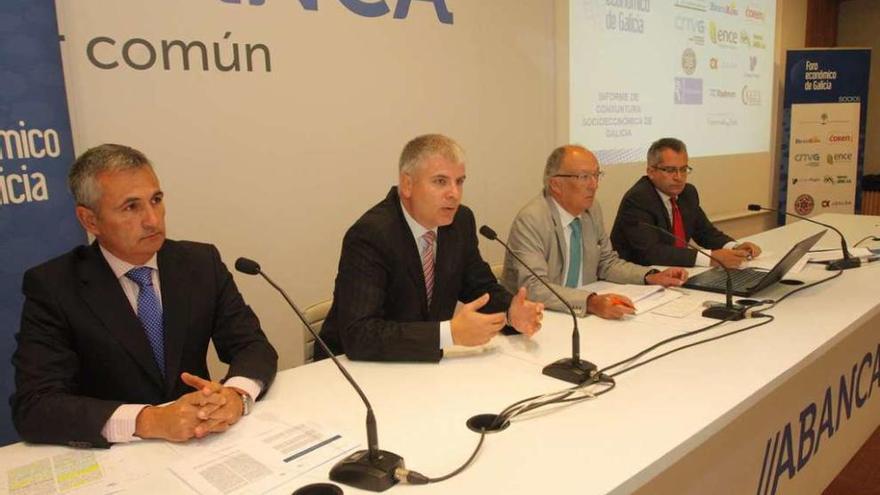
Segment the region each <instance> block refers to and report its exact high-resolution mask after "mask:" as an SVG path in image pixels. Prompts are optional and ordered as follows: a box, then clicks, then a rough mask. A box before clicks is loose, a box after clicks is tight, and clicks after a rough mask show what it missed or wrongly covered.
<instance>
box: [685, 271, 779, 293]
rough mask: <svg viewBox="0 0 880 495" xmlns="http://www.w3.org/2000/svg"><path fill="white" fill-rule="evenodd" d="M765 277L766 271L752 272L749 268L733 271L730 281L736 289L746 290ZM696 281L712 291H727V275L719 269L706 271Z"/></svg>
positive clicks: (696, 277) (695, 278)
mask: <svg viewBox="0 0 880 495" xmlns="http://www.w3.org/2000/svg"><path fill="white" fill-rule="evenodd" d="M765 275H767V272H765V271H760V270H751V269H748V268H746V269H743V270H731V271H730V280H731V283H732V284H733V288H734V289H739V290H745V289H749V288H751V287H754V286H756V285H758V282H760V281H761V279H762V278H764V276H765ZM694 281H695V282H696V281H699V284H700V285H702V286H704V287H707V288H711V289H718V290H725V288H726V287H727V275H725V274H724V270H721V269H718V268H713V269H712V270H706V271H705V272H703V273H701V274H699V275H697V276H695V277H694Z"/></svg>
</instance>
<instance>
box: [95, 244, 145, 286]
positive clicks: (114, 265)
mask: <svg viewBox="0 0 880 495" xmlns="http://www.w3.org/2000/svg"><path fill="white" fill-rule="evenodd" d="M98 247H100V248H101V254H103V255H104V259H105V260H107V264H108V265H110V269H111V270H113V275H116V278H117V279H120V278H122V277H124V276H125V274H126V273H128V272H129V270H131V269H132V268H137V267H138V266H147V267H150V268H152V269H153V270H156V271H159V265H158V264H157V263H156V255H155V254H154V255H153V257H152V258H150V259H149V260H147V262H146V263H144V264H143V265H132V264H131V263H129V262H127V261H123V260H121V259H119V258H117V257H116V256H114V255H113V253H111V252H110V251H108V250H106V249H104V246H102V245H101V243H100V242H99V243H98Z"/></svg>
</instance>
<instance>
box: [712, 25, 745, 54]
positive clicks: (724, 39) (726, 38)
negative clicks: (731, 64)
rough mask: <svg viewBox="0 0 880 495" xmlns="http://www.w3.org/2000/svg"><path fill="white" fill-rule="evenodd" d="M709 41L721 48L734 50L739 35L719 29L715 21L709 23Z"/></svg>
mask: <svg viewBox="0 0 880 495" xmlns="http://www.w3.org/2000/svg"><path fill="white" fill-rule="evenodd" d="M709 39H710V40H711V41H712V43H713V44H715V45H718V46H720V47H722V48H735V47H736V45H737V44H739V41H738V40H739V34H738V33H737V32H736V31H731V30H729V29H724V28H720V27H718V25H717V24H715V21H709Z"/></svg>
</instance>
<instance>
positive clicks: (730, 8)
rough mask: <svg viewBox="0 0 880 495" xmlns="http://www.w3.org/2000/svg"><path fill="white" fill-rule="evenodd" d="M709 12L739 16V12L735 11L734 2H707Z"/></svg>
mask: <svg viewBox="0 0 880 495" xmlns="http://www.w3.org/2000/svg"><path fill="white" fill-rule="evenodd" d="M709 12H720V13H722V14H727V15H737V14H739V11H738V10H736V2H730V3H727V4H724V3H720V2H709Z"/></svg>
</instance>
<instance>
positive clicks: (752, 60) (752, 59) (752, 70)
mask: <svg viewBox="0 0 880 495" xmlns="http://www.w3.org/2000/svg"><path fill="white" fill-rule="evenodd" d="M748 64H749V70H748V71H746V72H745V73H744V74H743V75H744V76H745V77H750V78H758V77H761V76H760V74H758V72H757V69H758V57H757V56H756V55H749V57H748Z"/></svg>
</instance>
